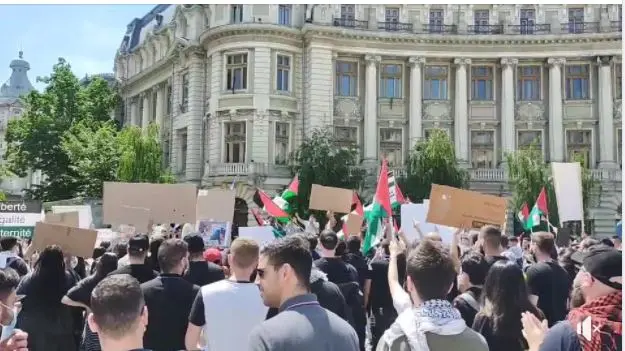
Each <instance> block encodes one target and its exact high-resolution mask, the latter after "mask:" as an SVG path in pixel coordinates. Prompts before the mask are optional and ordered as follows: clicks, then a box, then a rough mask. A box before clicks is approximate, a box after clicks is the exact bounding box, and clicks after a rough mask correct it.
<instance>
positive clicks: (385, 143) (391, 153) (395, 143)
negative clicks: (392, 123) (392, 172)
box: [380, 128, 403, 167]
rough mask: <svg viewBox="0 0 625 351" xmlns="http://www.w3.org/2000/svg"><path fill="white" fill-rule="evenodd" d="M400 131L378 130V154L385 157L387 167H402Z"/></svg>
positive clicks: (395, 129) (398, 129)
mask: <svg viewBox="0 0 625 351" xmlns="http://www.w3.org/2000/svg"><path fill="white" fill-rule="evenodd" d="M402 149H403V145H402V130H401V129H400V128H380V152H381V153H382V154H383V155H384V156H385V157H386V160H387V161H388V165H389V166H391V167H397V166H401V165H402Z"/></svg>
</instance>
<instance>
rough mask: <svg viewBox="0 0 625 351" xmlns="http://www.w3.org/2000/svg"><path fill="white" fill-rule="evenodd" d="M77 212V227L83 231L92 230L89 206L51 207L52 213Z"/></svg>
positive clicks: (91, 215)
mask: <svg viewBox="0 0 625 351" xmlns="http://www.w3.org/2000/svg"><path fill="white" fill-rule="evenodd" d="M65 212H78V225H77V226H76V227H78V228H83V229H93V228H92V224H93V214H92V213H91V206H89V205H75V206H72V205H68V206H52V213H65Z"/></svg>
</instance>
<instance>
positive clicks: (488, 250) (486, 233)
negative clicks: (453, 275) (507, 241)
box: [479, 225, 507, 266]
mask: <svg viewBox="0 0 625 351" xmlns="http://www.w3.org/2000/svg"><path fill="white" fill-rule="evenodd" d="M479 242H480V244H481V245H480V246H481V249H482V250H483V251H484V252H483V254H484V259H485V260H486V263H488V265H489V266H492V265H493V263H495V262H497V261H500V260H507V258H506V257H505V256H502V253H503V252H504V250H503V248H502V247H501V230H499V228H497V227H495V226H492V225H487V226H484V227H482V229H480V239H479Z"/></svg>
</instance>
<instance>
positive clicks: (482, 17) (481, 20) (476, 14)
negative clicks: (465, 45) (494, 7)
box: [473, 10, 490, 33]
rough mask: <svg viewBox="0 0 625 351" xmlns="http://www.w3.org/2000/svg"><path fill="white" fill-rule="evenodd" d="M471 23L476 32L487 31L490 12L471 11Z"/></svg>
mask: <svg viewBox="0 0 625 351" xmlns="http://www.w3.org/2000/svg"><path fill="white" fill-rule="evenodd" d="M473 24H474V25H475V32H476V33H488V28H489V27H488V25H489V24H490V12H489V11H488V10H476V11H473Z"/></svg>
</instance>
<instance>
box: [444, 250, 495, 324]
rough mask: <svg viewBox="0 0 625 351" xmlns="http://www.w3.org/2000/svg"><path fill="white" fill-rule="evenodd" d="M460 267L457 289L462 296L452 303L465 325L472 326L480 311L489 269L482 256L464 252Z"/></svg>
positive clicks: (474, 252)
mask: <svg viewBox="0 0 625 351" xmlns="http://www.w3.org/2000/svg"><path fill="white" fill-rule="evenodd" d="M460 267H461V272H460V274H459V275H458V289H459V290H460V291H462V294H460V295H458V296H457V297H456V298H455V299H454V301H453V303H454V307H456V308H457V309H458V311H460V315H462V319H464V321H465V322H466V323H467V325H473V320H474V319H475V315H476V314H477V312H478V311H479V310H480V304H479V301H480V297H481V295H482V286H483V285H484V280H486V274H487V273H488V269H489V268H490V267H489V265H488V263H486V260H484V256H483V255H482V254H481V253H479V252H476V251H467V252H465V253H464V254H463V255H462V257H461V259H460Z"/></svg>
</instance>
